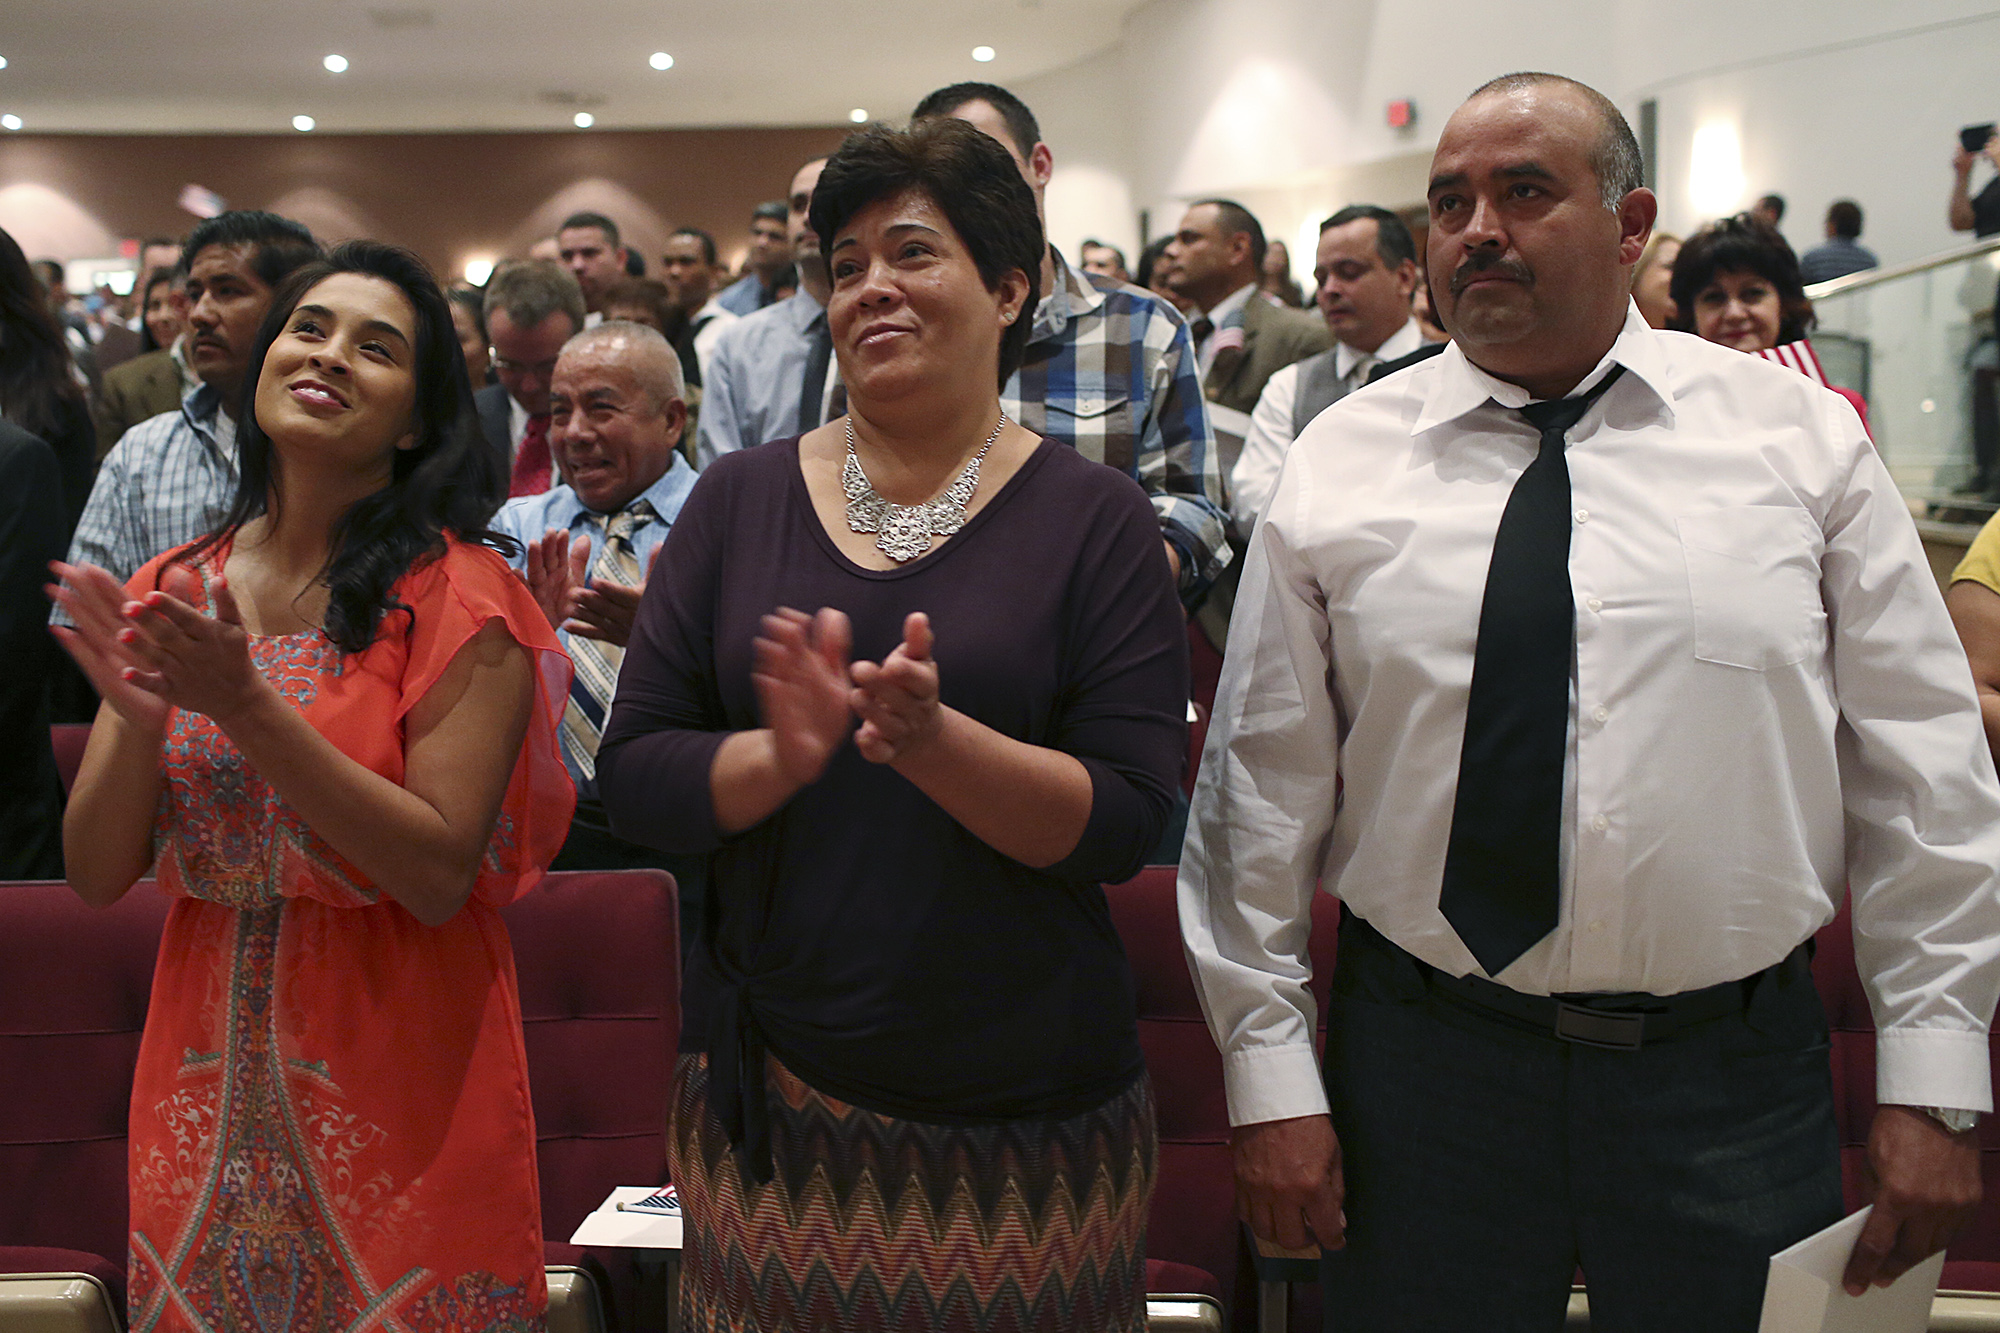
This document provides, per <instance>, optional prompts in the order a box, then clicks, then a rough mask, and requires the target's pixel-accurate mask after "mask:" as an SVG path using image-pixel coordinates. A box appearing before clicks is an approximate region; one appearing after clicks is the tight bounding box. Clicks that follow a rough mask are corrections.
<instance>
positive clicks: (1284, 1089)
mask: <svg viewBox="0 0 2000 1333" xmlns="http://www.w3.org/2000/svg"><path fill="white" fill-rule="evenodd" d="M1222 1083H1223V1087H1224V1089H1225V1090H1226V1091H1227V1093H1228V1094H1229V1123H1230V1124H1231V1125H1232V1126H1235V1125H1256V1124H1262V1123H1263V1122H1264V1121H1266V1120H1295V1119H1297V1118H1298V1117H1300V1116H1306V1115H1325V1114H1326V1110H1327V1107H1326V1084H1325V1083H1324V1082H1322V1081H1321V1079H1320V1073H1319V1061H1318V1060H1317V1059H1315V1058H1314V1056H1313V1050H1312V1047H1311V1046H1307V1045H1303V1044H1301V1045H1291V1046H1253V1047H1250V1048H1249V1049H1247V1050H1241V1051H1233V1052H1231V1053H1230V1054H1228V1055H1226V1056H1224V1057H1223V1060H1222Z"/></svg>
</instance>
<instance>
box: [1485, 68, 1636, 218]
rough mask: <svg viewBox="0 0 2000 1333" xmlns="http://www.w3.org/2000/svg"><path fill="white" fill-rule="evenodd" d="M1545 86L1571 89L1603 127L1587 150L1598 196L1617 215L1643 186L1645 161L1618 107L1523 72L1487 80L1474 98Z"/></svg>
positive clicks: (1551, 77) (1557, 79) (1586, 88)
mask: <svg viewBox="0 0 2000 1333" xmlns="http://www.w3.org/2000/svg"><path fill="white" fill-rule="evenodd" d="M1548 84H1558V85H1560V86H1562V87H1565V88H1571V89H1574V90H1575V91H1576V92H1578V93H1579V94H1581V95H1582V97H1583V100H1584V101H1585V102H1587V103H1588V104H1589V105H1590V108H1591V110H1593V111H1595V112H1596V113H1597V119H1598V121H1599V122H1600V124H1601V125H1602V127H1603V132H1602V133H1601V134H1600V135H1599V136H1598V140H1597V143H1596V145H1595V146H1594V147H1593V148H1592V149H1591V150H1590V169H1591V171H1592V172H1593V173H1595V174H1596V176H1597V192H1598V196H1599V197H1600V198H1601V199H1603V200H1604V207H1605V208H1606V209H1607V210H1609V211H1610V212H1613V213H1615V212H1617V211H1618V205H1619V204H1621V203H1623V202H1624V201H1625V196H1626V195H1628V194H1630V193H1632V191H1634V190H1636V189H1639V188H1640V187H1641V186H1643V185H1644V184H1645V183H1646V166H1645V161H1644V159H1642V158H1641V157H1640V156H1639V140H1638V139H1637V138H1636V137H1635V136H1634V135H1633V133H1632V127H1631V126H1630V125H1629V124H1627V123H1626V121H1625V113H1624V112H1622V111H1620V110H1619V109H1618V104H1617V103H1616V102H1613V101H1612V100H1611V99H1610V98H1608V97H1606V96H1605V95H1604V94H1603V93H1600V92H1598V91H1597V89H1595V88H1593V87H1591V86H1590V85H1589V84H1587V83H1579V82H1577V81H1576V80H1575V79H1572V78H1568V77H1566V76H1564V75H1561V74H1544V73H1541V72H1539V71H1536V70H1523V71H1521V72H1519V73H1515V74H1502V75H1501V76H1500V77H1499V78H1497V79H1488V80H1487V81H1486V82H1485V83H1482V84H1480V85H1479V86H1478V87H1477V88H1475V89H1473V92H1472V97H1468V98H1466V99H1465V100H1466V101H1468V102H1470V101H1472V100H1473V98H1477V97H1486V96H1489V95H1491V94H1496V93H1513V92H1521V91H1523V90H1525V89H1528V88H1539V87H1543V86H1546V85H1548Z"/></svg>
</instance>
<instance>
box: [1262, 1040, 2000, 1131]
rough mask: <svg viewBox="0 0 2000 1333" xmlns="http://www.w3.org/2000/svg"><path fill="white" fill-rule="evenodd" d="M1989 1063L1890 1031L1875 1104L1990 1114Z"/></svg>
mask: <svg viewBox="0 0 2000 1333" xmlns="http://www.w3.org/2000/svg"><path fill="white" fill-rule="evenodd" d="M1989 1058H1990V1057H1989V1056H1988V1054H1987V1040H1986V1034H1985V1033H1983V1032H1963V1031H1953V1030H1949V1029H1940V1028H1891V1029H1890V1030H1888V1031H1886V1032H1880V1033H1877V1034H1876V1037H1875V1101H1876V1102H1877V1104H1879V1105H1882V1106H1946V1107H1950V1108H1951V1109H1952V1110H1955V1111H1991V1110H1992V1109H1993V1075H1992V1066H1991V1064H1990V1063H1989ZM1234 1104H1235V1103H1234V1100H1233V1099H1232V1101H1231V1105H1232V1106H1233V1105H1234Z"/></svg>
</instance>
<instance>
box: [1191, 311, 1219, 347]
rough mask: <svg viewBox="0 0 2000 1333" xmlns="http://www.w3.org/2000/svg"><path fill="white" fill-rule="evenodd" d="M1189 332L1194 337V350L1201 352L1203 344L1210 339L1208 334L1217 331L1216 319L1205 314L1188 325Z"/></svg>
mask: <svg viewBox="0 0 2000 1333" xmlns="http://www.w3.org/2000/svg"><path fill="white" fill-rule="evenodd" d="M1188 332H1189V333H1190V334H1191V335H1193V337H1194V350H1195V351H1197V352H1199V351H1200V350H1201V345H1202V344H1203V343H1205V342H1207V341H1208V335H1209V334H1211V333H1214V332H1215V321H1214V320H1212V319H1210V318H1209V317H1208V316H1207V315H1203V316H1202V317H1201V318H1200V319H1198V320H1196V321H1195V322H1194V323H1192V324H1190V325H1188Z"/></svg>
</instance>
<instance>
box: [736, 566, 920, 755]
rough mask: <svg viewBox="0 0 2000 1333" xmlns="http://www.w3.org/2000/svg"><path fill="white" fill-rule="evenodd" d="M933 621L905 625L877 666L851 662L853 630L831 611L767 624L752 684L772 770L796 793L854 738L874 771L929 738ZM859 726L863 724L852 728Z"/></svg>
mask: <svg viewBox="0 0 2000 1333" xmlns="http://www.w3.org/2000/svg"><path fill="white" fill-rule="evenodd" d="M931 646H932V636H931V621H930V617H929V616H927V615H925V614H924V613H923V612H921V611H913V612H911V613H910V614H909V615H908V616H906V617H904V620H903V641H902V642H901V643H900V644H898V645H897V646H896V648H895V650H894V651H893V652H891V653H890V654H889V655H888V656H887V657H885V658H884V659H882V661H881V662H879V663H877V662H868V661H861V662H852V661H850V660H849V656H850V654H851V653H852V651H853V647H854V630H853V626H852V625H851V624H850V623H849V621H848V619H847V616H846V615H845V613H843V612H840V611H836V610H834V609H833V608H831V607H823V608H821V610H820V612H819V614H817V615H811V616H809V615H807V614H806V613H805V612H803V611H795V610H793V609H792V608H791V607H788V606H787V607H779V608H778V609H777V610H776V611H774V612H772V613H771V614H770V615H768V616H765V617H764V622H763V632H762V633H761V634H760V635H758V637H757V640H756V643H755V645H754V651H755V654H756V658H755V662H754V664H753V666H752V668H751V676H750V679H751V681H752V682H753V683H754V684H755V686H756V689H757V703H758V707H759V709H760V711H761V712H762V714H763V720H764V725H765V726H766V727H767V728H769V729H770V732H771V736H772V743H773V747H774V749H775V751H776V755H777V760H778V766H779V768H780V769H781V770H782V771H783V773H784V774H785V776H786V778H787V779H788V780H790V781H791V782H793V783H795V784H797V785H798V786H805V785H807V784H808V783H811V782H814V781H817V780H818V778H819V775H820V774H821V773H823V772H825V771H826V766H827V763H828V762H829V761H830V760H831V759H832V758H833V756H834V753H835V752H836V751H837V750H839V749H840V747H841V744H842V743H843V742H845V741H846V740H847V738H848V735H849V733H850V732H852V734H853V737H854V748H855V749H857V750H859V751H860V752H861V757H862V758H863V759H866V760H868V761H869V762H870V763H876V764H895V763H897V762H899V761H901V760H904V759H907V758H909V757H910V756H911V755H912V754H914V753H916V752H917V751H918V750H919V749H921V748H922V747H923V745H924V744H925V743H926V742H928V741H930V740H931V739H932V738H934V737H935V736H936V735H937V734H938V731H939V728H940V726H941V725H942V722H943V718H944V709H943V707H942V706H941V705H940V704H939V702H938V669H937V663H936V662H934V661H933V660H932V659H931ZM856 718H859V719H860V722H861V725H860V727H859V728H858V729H857V728H855V726H854V722H855V719H856Z"/></svg>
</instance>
